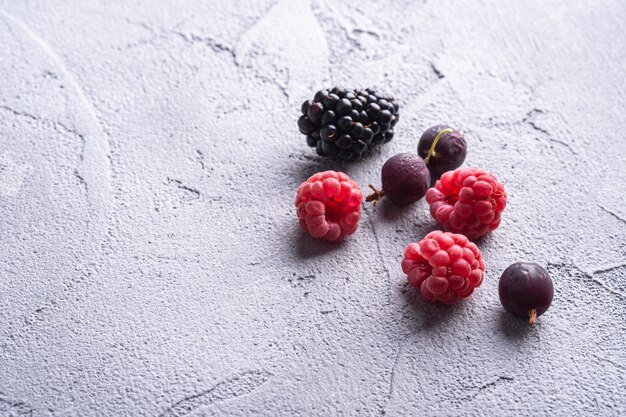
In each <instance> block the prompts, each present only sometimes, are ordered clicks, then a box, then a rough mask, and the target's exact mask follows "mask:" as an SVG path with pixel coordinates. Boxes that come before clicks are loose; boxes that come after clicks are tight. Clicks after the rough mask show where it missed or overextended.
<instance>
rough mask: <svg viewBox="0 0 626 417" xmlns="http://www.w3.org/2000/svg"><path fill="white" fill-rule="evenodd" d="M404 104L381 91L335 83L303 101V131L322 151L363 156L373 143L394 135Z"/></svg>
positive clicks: (344, 157)
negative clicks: (341, 85) (330, 87)
mask: <svg viewBox="0 0 626 417" xmlns="http://www.w3.org/2000/svg"><path fill="white" fill-rule="evenodd" d="M399 108H400V106H399V105H398V103H397V102H396V101H395V100H394V98H393V97H386V96H384V95H382V94H380V93H378V92H377V91H375V90H373V89H371V88H367V89H365V90H347V89H343V88H339V87H334V88H332V89H331V90H320V91H318V92H317V93H315V97H314V98H313V100H307V101H305V102H304V103H303V104H302V108H301V111H302V116H301V117H300V118H299V119H298V128H299V129H300V133H302V134H303V135H307V138H306V141H307V144H308V145H309V146H312V147H315V150H316V151H317V153H318V155H320V156H329V157H333V158H335V159H339V160H342V161H355V160H357V159H359V158H360V157H361V156H362V155H363V154H364V153H365V152H366V151H367V150H368V149H369V148H371V147H372V146H375V145H378V144H381V143H386V142H389V141H390V140H391V138H393V127H394V126H395V125H396V123H397V122H398V109H399Z"/></svg>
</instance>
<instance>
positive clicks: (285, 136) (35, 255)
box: [0, 0, 626, 417]
mask: <svg viewBox="0 0 626 417" xmlns="http://www.w3.org/2000/svg"><path fill="white" fill-rule="evenodd" d="M625 15H626V3H624V2H623V1H621V0H615V1H609V0H607V1H578V2H571V1H565V0H562V1H551V2H543V1H523V2H522V1H512V2H500V1H479V2H464V3H463V4H461V3H460V2H452V1H443V2H434V1H428V2H426V1H403V2H393V4H383V2H374V1H372V0H364V1H360V2H336V1H331V0H311V1H310V2H308V1H305V0H298V1H294V0H279V1H273V0H270V1H237V2H235V1H226V2H222V1H205V2H201V1H190V2H174V1H170V2H153V1H121V0H120V1H108V2H97V1H89V2H85V1H78V0H73V1H47V0H32V1H16V0H12V1H10V0H0V74H1V76H0V92H1V93H0V232H1V236H2V245H1V246H0V416H2V417H6V416H33V417H38V416H81V417H84V416H183V415H184V416H196V417H197V416H214V415H215V416H217V415H224V416H244V415H257V416H283V415H290V416H299V415H310V416H335V415H341V416H355V415H362V416H374V415H388V416H404V415H416V416H420V415H440V416H481V415H497V416H519V415H533V416H547V415H549V416H583V415H584V416H589V415H598V416H620V415H622V416H623V415H626V266H625V265H626V250H625V245H626V192H625V191H624V190H626V174H625V168H626V142H625V137H624V124H625V122H626V116H625V114H626V73H625V68H626V31H625V30H624V25H623V23H624V22H623V18H624V16H625ZM335 84H340V85H344V86H356V87H366V86H377V87H380V88H383V89H385V90H387V91H390V92H392V93H394V94H395V95H396V96H398V97H399V99H400V101H401V103H402V109H401V120H400V122H399V124H398V127H397V135H396V138H395V139H394V140H393V141H392V142H391V143H389V144H387V145H385V146H383V147H381V148H379V150H378V151H376V152H374V153H372V154H371V155H370V156H369V157H368V158H367V159H366V160H364V161H362V162H360V163H358V164H351V165H341V164H338V163H333V162H330V161H326V160H321V159H319V158H317V157H316V156H315V155H314V152H313V151H312V150H311V149H310V148H308V147H307V146H306V145H305V142H304V137H302V136H301V135H300V134H299V133H298V132H297V128H296V124H295V122H296V119H297V117H298V109H299V105H300V103H301V102H302V101H303V100H304V99H306V98H309V97H310V96H311V95H312V93H313V92H314V91H315V90H316V89H318V88H320V87H321V86H332V85H335ZM440 122H447V123H450V124H452V125H453V126H456V127H457V128H459V129H462V130H463V131H464V132H465V134H466V137H467V138H468V141H469V153H468V158H467V161H466V165H468V166H480V167H483V168H485V169H488V170H490V171H492V172H493V173H495V174H496V175H497V176H498V177H499V178H500V179H501V180H502V181H505V182H506V188H507V190H508V193H509V206H508V208H507V210H506V211H505V213H504V216H503V222H502V226H501V227H500V228H499V229H498V230H497V231H496V232H495V233H494V234H492V235H491V236H489V237H487V238H485V239H484V240H482V241H481V242H480V243H479V246H480V247H481V249H482V250H483V252H484V257H485V259H486V261H487V273H486V280H485V283H484V285H483V286H482V287H481V288H480V289H479V290H478V291H477V292H475V294H474V295H473V296H472V297H471V298H470V299H468V300H466V301H464V302H462V303H460V304H458V305H456V306H453V307H444V306H439V305H429V304H425V303H424V302H422V301H421V300H420V299H419V297H416V294H415V292H414V291H412V290H410V289H408V288H407V287H406V285H405V277H404V276H403V275H402V272H401V270H400V260H401V256H402V252H403V250H404V247H405V245H406V244H407V243H408V242H411V241H417V240H419V239H420V238H421V237H422V236H423V235H424V234H426V233H427V232H428V231H430V230H433V229H434V228H436V227H437V226H436V224H435V223H434V222H433V220H432V219H431V218H430V216H429V214H428V211H427V207H426V205H425V203H424V202H423V201H422V202H419V203H417V204H414V205H412V206H409V207H405V208H401V209H399V208H396V207H393V206H391V205H388V204H382V205H381V206H379V207H377V208H376V209H375V210H373V209H370V208H367V209H365V210H364V213H363V218H362V220H361V223H360V228H359V230H358V231H357V233H356V234H355V235H353V236H352V237H351V238H350V239H349V240H348V241H346V242H344V243H343V244H340V245H337V246H332V245H329V244H326V243H322V242H317V241H314V240H312V239H310V238H309V237H307V236H304V235H302V233H301V232H300V231H299V229H298V224H297V221H296V216H295V213H294V208H293V207H292V205H293V199H294V195H295V189H296V187H297V186H298V184H299V183H300V182H301V181H302V180H304V179H305V178H307V177H308V176H309V175H311V174H312V173H314V172H316V171H318V170H324V169H328V168H332V169H340V170H343V171H345V172H347V173H348V174H349V175H351V176H352V178H354V179H355V180H356V181H357V182H359V183H360V184H361V186H362V187H365V186H366V185H367V183H368V182H378V181H379V178H378V175H379V170H380V167H381V165H382V163H383V162H384V161H385V160H386V159H387V158H388V157H389V156H391V155H393V154H395V153H399V152H404V151H412V150H414V149H415V147H416V144H417V139H418V138H419V135H420V134H421V132H422V131H423V130H424V129H425V128H427V127H428V126H430V125H433V124H436V123H440ZM521 260H530V261H536V262H539V263H541V264H543V265H545V266H546V267H547V269H548V270H549V272H550V274H551V275H552V277H553V279H554V281H555V286H556V294H555V301H554V304H553V306H552V308H551V309H550V310H549V311H548V312H547V313H546V314H545V315H544V316H543V317H541V318H540V325H539V326H538V327H537V328H536V329H530V328H528V327H527V326H526V325H525V324H524V323H523V322H520V321H518V320H516V319H513V318H511V317H509V316H508V315H507V314H506V313H505V312H503V309H502V308H501V306H500V304H499V301H498V295H497V282H498V278H499V275H500V273H501V272H502V271H503V270H504V269H505V268H506V267H507V266H508V265H509V264H511V263H513V262H515V261H521Z"/></svg>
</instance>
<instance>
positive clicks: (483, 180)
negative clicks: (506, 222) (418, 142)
mask: <svg viewBox="0 0 626 417" xmlns="http://www.w3.org/2000/svg"><path fill="white" fill-rule="evenodd" d="M426 201H427V202H428V204H429V205H430V214H431V215H432V216H433V217H434V218H435V220H437V221H438V222H439V223H441V224H442V225H443V226H444V228H445V229H446V230H447V231H449V232H454V233H462V234H464V235H465V236H467V237H468V238H469V239H476V238H479V237H481V236H484V235H486V234H487V233H489V232H491V231H492V230H495V229H496V228H497V227H498V226H499V225H500V214H501V213H502V211H503V210H504V208H505V207H506V192H505V191H504V186H503V185H502V184H500V182H499V181H498V180H497V179H496V178H495V177H494V176H493V175H491V174H489V173H488V172H486V171H483V170H482V169H479V168H459V169H457V170H455V171H448V172H446V173H445V174H443V175H442V176H441V179H439V180H438V181H437V183H436V184H435V186H434V187H432V188H430V189H429V190H428V192H427V193H426Z"/></svg>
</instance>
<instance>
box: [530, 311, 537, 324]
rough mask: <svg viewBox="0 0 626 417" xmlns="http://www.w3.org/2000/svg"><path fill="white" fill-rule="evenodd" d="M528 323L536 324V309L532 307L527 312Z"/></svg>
mask: <svg viewBox="0 0 626 417" xmlns="http://www.w3.org/2000/svg"><path fill="white" fill-rule="evenodd" d="M528 324H530V325H531V326H534V325H535V324H537V309H535V308H532V309H530V311H529V312H528Z"/></svg>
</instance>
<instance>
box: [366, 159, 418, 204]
mask: <svg viewBox="0 0 626 417" xmlns="http://www.w3.org/2000/svg"><path fill="white" fill-rule="evenodd" d="M381 180H382V184H383V189H382V190H378V189H376V187H374V186H373V185H372V184H369V187H370V188H371V189H372V190H373V191H374V193H373V194H371V195H369V196H367V198H366V201H373V202H374V205H376V204H378V202H379V201H380V200H381V199H382V198H383V197H387V198H389V199H390V200H391V201H392V202H394V203H395V204H400V205H402V204H409V203H413V202H415V201H417V200H419V199H421V198H422V197H424V194H426V190H428V186H429V185H430V174H429V172H428V168H427V167H426V164H425V163H424V160H423V159H422V158H420V157H419V156H417V155H415V154H412V153H400V154H398V155H395V156H392V157H391V158H389V159H388V160H387V162H385V164H384V165H383V169H382V172H381Z"/></svg>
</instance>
